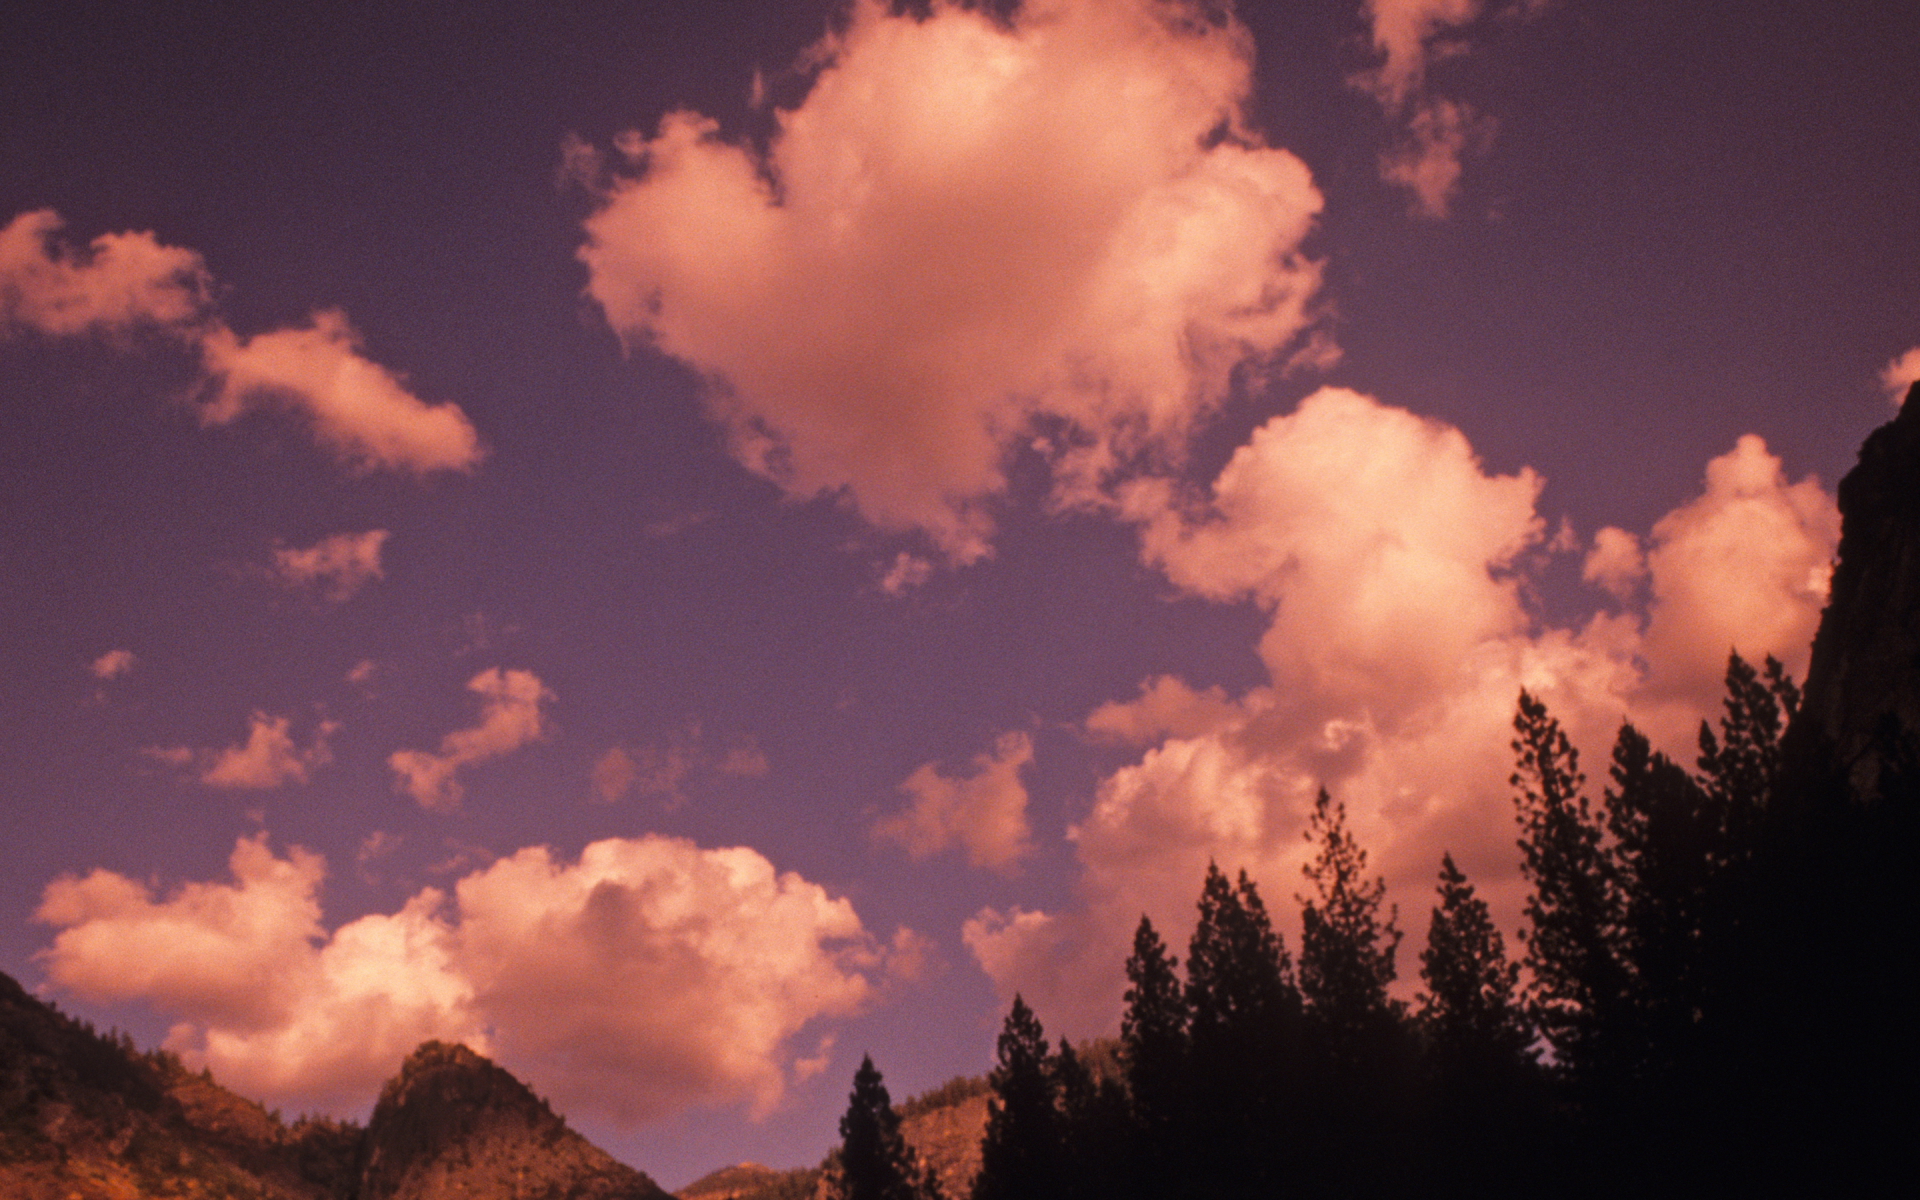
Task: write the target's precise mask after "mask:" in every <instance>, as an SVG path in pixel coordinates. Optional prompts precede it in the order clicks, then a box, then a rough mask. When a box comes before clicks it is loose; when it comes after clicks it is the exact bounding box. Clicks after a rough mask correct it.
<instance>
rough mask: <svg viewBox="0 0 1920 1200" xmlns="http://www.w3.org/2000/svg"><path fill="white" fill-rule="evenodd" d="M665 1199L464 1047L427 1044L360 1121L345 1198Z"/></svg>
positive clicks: (522, 1086)
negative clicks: (356, 1173)
mask: <svg viewBox="0 0 1920 1200" xmlns="http://www.w3.org/2000/svg"><path fill="white" fill-rule="evenodd" d="M443 1196H445V1197H453V1196H486V1197H489V1198H491V1200H666V1197H667V1193H666V1192H664V1191H662V1190H661V1189H660V1188H659V1187H658V1186H657V1185H655V1184H654V1182H653V1180H651V1179H649V1178H647V1177H646V1176H645V1175H643V1174H641V1173H640V1172H638V1171H636V1170H634V1169H633V1168H632V1167H629V1166H626V1165H625V1164H623V1163H620V1162H618V1161H616V1160H615V1159H614V1158H613V1157H612V1156H611V1155H609V1154H608V1153H607V1152H606V1151H604V1150H602V1149H600V1148H599V1147H598V1146H595V1145H594V1144H593V1143H591V1142H589V1141H587V1139H585V1138H583V1137H581V1136H580V1135H579V1134H577V1133H575V1132H574V1131H572V1130H571V1129H568V1128H567V1124H566V1122H565V1121H563V1120H561V1119H560V1118H559V1117H558V1116H556V1115H555V1114H554V1112H553V1110H552V1109H551V1108H549V1107H548V1106H547V1102H546V1101H544V1100H542V1099H540V1098H539V1097H537V1096H535V1095H534V1094H533V1092H532V1091H530V1090H529V1089H528V1088H527V1086H526V1085H525V1084H523V1083H521V1082H520V1081H519V1080H518V1079H515V1078H514V1077H513V1076H512V1075H510V1074H509V1073H507V1072H506V1071H505V1070H502V1069H501V1068H500V1067H497V1066H495V1065H494V1064H493V1063H491V1062H489V1061H488V1060H487V1059H485V1058H482V1057H481V1056H480V1055H478V1054H475V1053H474V1052H473V1051H471V1050H469V1049H467V1048H466V1047H465V1046H459V1045H448V1044H447V1043H445V1042H427V1043H426V1044H424V1045H422V1046H421V1047H420V1048H419V1049H417V1050H415V1051H414V1052H413V1053H412V1054H411V1055H409V1056H408V1057H407V1061H406V1062H405V1063H403V1064H402V1065H401V1067H400V1073H399V1074H398V1075H397V1076H395V1077H394V1078H393V1079H391V1080H389V1081H388V1083H387V1086H386V1087H385V1088H383V1089H382V1090H381V1092H380V1102H379V1103H378V1104H376V1105H375V1106H374V1110H373V1118H372V1120H370V1121H369V1122H368V1123H367V1132H366V1141H365V1148H364V1158H363V1166H362V1169H361V1173H360V1187H359V1192H358V1194H357V1196H356V1197H355V1200H438V1198H439V1197H443Z"/></svg>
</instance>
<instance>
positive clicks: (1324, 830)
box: [1299, 788, 1400, 1060]
mask: <svg viewBox="0 0 1920 1200" xmlns="http://www.w3.org/2000/svg"><path fill="white" fill-rule="evenodd" d="M1305 837H1306V839H1307V841H1308V842H1310V843H1311V844H1313V845H1314V846H1315V847H1316V853H1315V854H1314V857H1313V860H1312V861H1311V862H1309V863H1306V864H1303V865H1302V866H1301V868H1300V872H1301V874H1302V875H1304V876H1306V878H1307V881H1308V882H1309V883H1311V884H1312V885H1313V895H1311V896H1301V897H1299V900H1300V904H1301V910H1300V993H1301V995H1302V997H1303V998H1304V999H1305V1001H1306V1007H1307V1012H1308V1014H1309V1015H1310V1016H1311V1017H1313V1019H1314V1023H1315V1024H1316V1025H1317V1026H1318V1027H1319V1029H1320V1032H1321V1034H1322V1036H1324V1037H1327V1038H1330V1039H1331V1040H1332V1042H1333V1043H1334V1045H1333V1047H1332V1048H1333V1050H1334V1052H1335V1055H1336V1057H1340V1058H1346V1059H1349V1060H1351V1058H1352V1055H1353V1052H1354V1051H1355V1050H1356V1049H1357V1045H1358V1043H1359V1042H1360V1041H1362V1040H1363V1039H1366V1038H1368V1037H1369V1036H1370V1035H1375V1034H1377V1033H1378V1032H1379V1030H1380V1029H1381V1027H1382V1026H1383V1025H1385V1024H1388V1023H1390V1022H1392V1021H1393V1020H1394V1019H1396V1018H1397V1016H1398V1011H1397V1010H1398V1006H1397V1005H1396V1004H1395V1003H1394V1002H1393V1001H1392V1000H1391V999H1389V997H1388V995H1387V988H1388V987H1390V986H1391V985H1392V983H1393V979H1394V953H1395V951H1396V950H1397V949H1398V947H1399V945H1400V931H1399V930H1398V929H1396V928H1394V920H1395V917H1396V915H1397V913H1396V911H1395V910H1393V909H1389V910H1388V912H1387V915H1386V919H1385V920H1382V919H1381V915H1380V905H1381V902H1382V901H1383V900H1384V899H1385V897H1386V891H1387V883H1386V880H1385V879H1382V878H1381V877H1379V876H1377V875H1376V876H1374V877H1373V878H1372V879H1368V878H1367V877H1366V870H1367V852H1366V851H1365V850H1364V849H1362V848H1361V846H1360V843H1359V842H1357V841H1355V840H1354V837H1353V834H1352V832H1351V831H1350V830H1349V829H1348V828H1347V808H1346V805H1344V804H1336V803H1334V802H1333V799H1332V797H1330V796H1328V795H1327V790H1326V789H1325V788H1321V789H1320V795H1319V797H1318V799H1316V800H1315V801H1314V806H1313V815H1312V816H1311V817H1310V818H1309V819H1308V821H1307V829H1306V834H1305Z"/></svg>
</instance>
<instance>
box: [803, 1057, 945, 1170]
mask: <svg viewBox="0 0 1920 1200" xmlns="http://www.w3.org/2000/svg"><path fill="white" fill-rule="evenodd" d="M830 1191H831V1195H832V1196H833V1197H834V1200H939V1195H940V1193H939V1188H938V1187H937V1186H936V1185H935V1184H934V1182H933V1178H932V1176H931V1175H930V1174H929V1173H928V1172H927V1170H926V1169H925V1167H923V1166H922V1165H921V1163H920V1159H919V1156H918V1155H916V1154H915V1153H914V1152H913V1148H912V1147H911V1146H909V1145H907V1141H906V1139H905V1138H904V1137H902V1136H901V1134H900V1118H899V1116H898V1115H897V1114H896V1113H895V1112H894V1111H893V1100H892V1098H891V1097H890V1096H888V1095H887V1085H886V1084H885V1083H884V1082H882V1081H881V1078H880V1072H879V1070H878V1069H877V1068H876V1067H875V1066H874V1065H873V1058H872V1056H871V1055H868V1056H864V1057H862V1058H861V1060H860V1069H859V1070H858V1071H856V1072H854V1076H853V1092H852V1094H851V1095H849V1096H848V1097H847V1111H846V1114H845V1115H844V1116H842V1117H841V1118H840V1161H839V1164H838V1168H837V1170H836V1171H835V1172H834V1173H833V1175H832V1182H831V1184H830Z"/></svg>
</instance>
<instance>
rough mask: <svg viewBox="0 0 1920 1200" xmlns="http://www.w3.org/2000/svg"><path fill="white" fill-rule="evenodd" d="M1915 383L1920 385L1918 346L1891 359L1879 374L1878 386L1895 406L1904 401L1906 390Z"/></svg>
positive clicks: (1919, 353)
mask: <svg viewBox="0 0 1920 1200" xmlns="http://www.w3.org/2000/svg"><path fill="white" fill-rule="evenodd" d="M1916 383H1920V346H1915V347H1913V348H1912V349H1911V350H1908V351H1907V352H1906V353H1905V354H1902V355H1900V356H1899V357H1897V358H1895V359H1893V360H1892V361H1890V362H1889V363H1887V365H1886V367H1885V368H1884V369H1882V370H1881V372H1880V386H1881V387H1883V388H1886V389H1887V397H1888V399H1890V400H1892V401H1893V402H1894V403H1895V404H1899V403H1900V402H1901V401H1902V400H1904V399H1906V395H1907V389H1908V388H1910V387H1912V386H1913V385H1914V384H1916Z"/></svg>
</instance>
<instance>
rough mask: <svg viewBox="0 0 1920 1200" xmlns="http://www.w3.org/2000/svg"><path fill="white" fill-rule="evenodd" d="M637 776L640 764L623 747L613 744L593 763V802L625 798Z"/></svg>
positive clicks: (606, 801) (616, 800) (608, 801)
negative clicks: (612, 746) (611, 747)
mask: <svg viewBox="0 0 1920 1200" xmlns="http://www.w3.org/2000/svg"><path fill="white" fill-rule="evenodd" d="M638 778H640V764H638V763H636V762H634V761H633V756H632V755H631V754H628V753H627V752H626V750H625V748H624V747H620V746H615V747H614V748H613V749H611V750H609V751H607V752H606V753H605V754H602V755H601V756H600V757H599V759H598V760H597V761H596V762H595V763H594V764H593V801H594V803H596V804H614V803H616V802H618V801H620V800H624V799H626V796H627V793H628V792H630V791H632V790H633V784H634V781H635V780H636V779H638Z"/></svg>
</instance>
